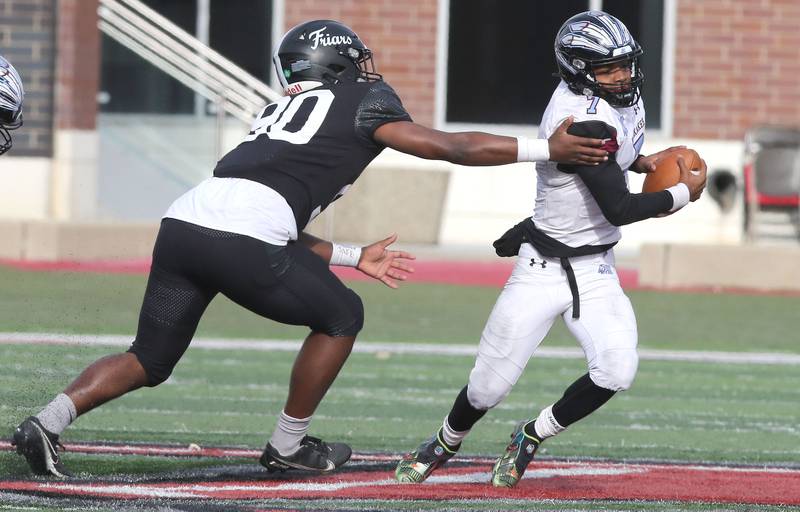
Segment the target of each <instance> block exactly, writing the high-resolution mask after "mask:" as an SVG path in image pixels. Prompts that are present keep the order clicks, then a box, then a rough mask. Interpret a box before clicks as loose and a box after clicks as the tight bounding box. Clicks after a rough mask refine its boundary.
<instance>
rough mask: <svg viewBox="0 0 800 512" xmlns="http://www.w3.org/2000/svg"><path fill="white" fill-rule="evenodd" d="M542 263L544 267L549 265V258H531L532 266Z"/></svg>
mask: <svg viewBox="0 0 800 512" xmlns="http://www.w3.org/2000/svg"><path fill="white" fill-rule="evenodd" d="M534 265H541V266H542V268H545V267H547V260H542V261H536V258H531V266H534Z"/></svg>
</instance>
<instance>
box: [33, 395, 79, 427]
mask: <svg viewBox="0 0 800 512" xmlns="http://www.w3.org/2000/svg"><path fill="white" fill-rule="evenodd" d="M77 417H78V412H77V411H76V410H75V404H74V403H72V400H71V399H70V398H69V397H68V396H67V395H65V394H64V393H59V394H58V396H56V397H55V398H54V399H53V401H52V402H50V403H49V404H47V405H46V406H45V408H44V409H42V411H41V412H40V413H39V414H37V415H36V419H38V420H39V423H41V424H42V426H43V427H44V428H45V429H46V430H47V431H48V432H51V433H53V434H61V432H63V431H64V429H65V428H67V427H68V426H69V424H70V423H72V422H73V421H75V418H77Z"/></svg>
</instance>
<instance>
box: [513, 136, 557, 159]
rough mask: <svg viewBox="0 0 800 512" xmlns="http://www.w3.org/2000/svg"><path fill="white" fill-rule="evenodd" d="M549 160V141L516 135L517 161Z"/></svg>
mask: <svg viewBox="0 0 800 512" xmlns="http://www.w3.org/2000/svg"><path fill="white" fill-rule="evenodd" d="M548 160H550V143H549V141H548V140H547V139H529V138H528V137H517V162H546V161H548Z"/></svg>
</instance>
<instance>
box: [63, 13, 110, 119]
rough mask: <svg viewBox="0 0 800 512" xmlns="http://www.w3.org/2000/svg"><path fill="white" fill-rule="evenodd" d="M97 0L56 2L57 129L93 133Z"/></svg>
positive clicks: (97, 57) (97, 69) (97, 66)
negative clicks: (90, 131)
mask: <svg viewBox="0 0 800 512" xmlns="http://www.w3.org/2000/svg"><path fill="white" fill-rule="evenodd" d="M97 6H98V0H58V30H57V38H58V62H57V63H56V80H57V86H56V89H55V93H56V113H55V119H56V126H57V128H58V129H77V130H94V128H95V124H96V119H97V87H98V84H99V81H100V31H99V30H98V29H97Z"/></svg>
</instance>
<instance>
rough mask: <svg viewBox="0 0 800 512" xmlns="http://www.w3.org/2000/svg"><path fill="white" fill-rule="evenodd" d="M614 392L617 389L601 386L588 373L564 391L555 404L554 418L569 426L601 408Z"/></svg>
mask: <svg viewBox="0 0 800 512" xmlns="http://www.w3.org/2000/svg"><path fill="white" fill-rule="evenodd" d="M614 393H616V391H612V390H610V389H606V388H601V387H600V386H598V385H597V384H595V383H594V382H592V379H591V378H590V377H589V374H588V373H587V374H585V375H584V376H582V377H581V378H579V379H578V380H576V381H575V382H573V383H572V384H571V385H570V387H568V388H567V390H566V391H564V396H562V397H561V398H560V399H559V400H558V402H556V403H554V404H553V418H554V419H555V420H556V421H557V422H558V423H559V424H560V425H563V426H564V427H568V426H570V425H572V424H573V423H575V422H576V421H578V420H579V419H581V418H584V417H586V416H588V415H589V414H591V413H593V412H594V411H596V410H597V409H599V408H600V406H601V405H603V404H604V403H606V402H608V401H609V400H610V399H611V397H612V396H614Z"/></svg>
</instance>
